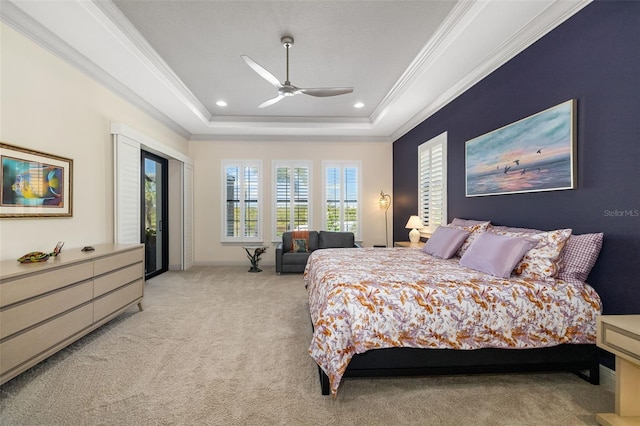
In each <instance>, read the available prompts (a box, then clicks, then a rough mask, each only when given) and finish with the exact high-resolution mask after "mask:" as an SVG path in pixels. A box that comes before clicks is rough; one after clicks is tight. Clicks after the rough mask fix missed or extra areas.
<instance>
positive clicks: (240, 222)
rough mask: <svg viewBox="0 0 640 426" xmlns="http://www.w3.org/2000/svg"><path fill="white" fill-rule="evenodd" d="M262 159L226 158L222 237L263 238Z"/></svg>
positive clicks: (223, 172)
mask: <svg viewBox="0 0 640 426" xmlns="http://www.w3.org/2000/svg"><path fill="white" fill-rule="evenodd" d="M261 166H262V164H261V162H259V161H223V163H222V174H223V176H222V178H223V179H222V182H223V185H224V188H223V191H222V192H223V194H225V202H224V206H223V213H222V217H223V232H222V240H223V241H261V240H262V229H261V223H260V218H261V215H262V211H261V204H262V200H261V198H260V192H261V191H260V185H261V180H260V178H261V176H260V173H261V170H260V169H261V168H262V167H261Z"/></svg>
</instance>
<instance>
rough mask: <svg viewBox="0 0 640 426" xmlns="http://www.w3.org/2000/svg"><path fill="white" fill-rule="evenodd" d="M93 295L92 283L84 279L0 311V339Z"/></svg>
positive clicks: (78, 303) (85, 300) (65, 309)
mask: <svg viewBox="0 0 640 426" xmlns="http://www.w3.org/2000/svg"><path fill="white" fill-rule="evenodd" d="M92 297H93V283H92V282H91V281H85V282H84V283H82V284H77V285H74V286H72V287H68V288H65V289H64V290H60V291H57V292H55V293H52V294H49V295H48V296H46V297H38V298H35V299H32V300H30V301H28V302H26V303H20V304H18V305H14V306H13V307H11V308H9V309H4V310H2V311H0V339H1V338H4V337H7V336H9V335H11V334H13V333H16V332H18V331H20V330H24V329H25V328H28V327H30V326H32V325H33V324H37V323H39V322H41V321H44V320H46V319H48V318H51V317H54V316H56V315H58V314H60V313H62V312H64V311H68V310H69V309H71V308H74V307H76V306H78V305H82V304H83V303H84V302H87V301H89V300H91V299H92Z"/></svg>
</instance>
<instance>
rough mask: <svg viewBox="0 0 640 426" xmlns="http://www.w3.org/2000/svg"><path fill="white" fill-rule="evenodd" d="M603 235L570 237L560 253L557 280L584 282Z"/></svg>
mask: <svg viewBox="0 0 640 426" xmlns="http://www.w3.org/2000/svg"><path fill="white" fill-rule="evenodd" d="M603 238H604V234H603V233H598V234H581V235H572V236H571V237H570V238H569V239H568V240H567V244H566V245H565V247H564V250H563V251H562V267H561V268H560V272H559V273H558V278H559V279H561V280H563V281H571V280H572V279H574V280H579V281H581V282H585V281H586V280H587V277H588V276H589V272H591V269H592V268H593V265H595V264H596V260H597V259H598V255H599V254H600V249H602V240H603Z"/></svg>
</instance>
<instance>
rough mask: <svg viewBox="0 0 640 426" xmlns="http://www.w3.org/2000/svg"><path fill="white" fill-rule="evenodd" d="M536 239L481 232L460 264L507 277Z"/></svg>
mask: <svg viewBox="0 0 640 426" xmlns="http://www.w3.org/2000/svg"><path fill="white" fill-rule="evenodd" d="M535 245H536V241H532V240H530V239H528V238H521V237H507V236H503V235H496V234H492V233H489V232H483V233H482V234H480V235H478V237H476V239H475V240H474V242H473V244H471V246H470V247H469V248H468V249H467V251H466V252H465V253H464V255H463V256H462V258H461V259H460V265H462V266H465V267H467V268H471V269H475V270H476V271H480V272H484V273H486V274H490V275H495V276H497V277H501V278H509V276H510V275H511V271H513V268H515V266H516V265H517V264H518V262H520V260H521V259H522V257H523V256H524V254H525V253H526V252H528V251H529V250H530V249H531V248H533V247H534V246H535Z"/></svg>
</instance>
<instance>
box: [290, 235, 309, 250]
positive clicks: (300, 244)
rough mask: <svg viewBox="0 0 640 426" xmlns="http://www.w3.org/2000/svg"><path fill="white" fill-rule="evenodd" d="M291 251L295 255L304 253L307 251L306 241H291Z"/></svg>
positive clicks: (300, 239)
mask: <svg viewBox="0 0 640 426" xmlns="http://www.w3.org/2000/svg"><path fill="white" fill-rule="evenodd" d="M293 251H294V252H295V253H306V252H307V251H308V250H307V240H305V239H304V238H296V239H295V240H293Z"/></svg>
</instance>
